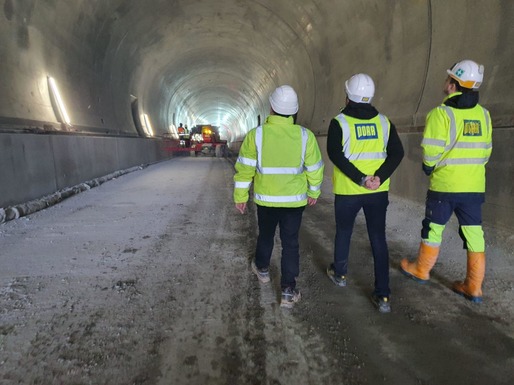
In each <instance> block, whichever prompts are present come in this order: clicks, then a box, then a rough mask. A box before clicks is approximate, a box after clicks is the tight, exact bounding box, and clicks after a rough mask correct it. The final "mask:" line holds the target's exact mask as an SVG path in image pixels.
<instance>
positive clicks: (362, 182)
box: [327, 73, 403, 313]
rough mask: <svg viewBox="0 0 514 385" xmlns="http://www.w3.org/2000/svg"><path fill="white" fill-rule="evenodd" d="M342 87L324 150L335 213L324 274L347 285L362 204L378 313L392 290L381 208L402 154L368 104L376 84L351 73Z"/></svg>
mask: <svg viewBox="0 0 514 385" xmlns="http://www.w3.org/2000/svg"><path fill="white" fill-rule="evenodd" d="M345 89H346V106H345V107H344V109H343V110H342V111H341V113H340V114H339V115H337V116H336V117H335V118H334V119H332V121H331V122H330V126H329V128H328V137H327V153H328V156H329V158H330V160H331V161H332V163H334V172H333V176H332V181H333V192H334V194H335V202H334V207H335V219H336V237H335V245H334V262H333V263H332V264H331V265H330V266H329V267H328V268H327V275H328V277H329V278H330V279H331V280H332V282H334V283H335V284H336V285H337V286H341V287H343V286H346V284H347V272H348V255H349V251H350V239H351V237H352V232H353V225H354V222H355V218H356V216H357V213H358V212H359V211H360V210H361V209H363V211H364V216H365V218H366V225H367V229H368V236H369V240H370V243H371V248H372V252H373V259H374V273H375V289H374V291H373V292H372V294H371V300H372V302H373V304H374V305H375V306H376V307H377V309H378V310H379V311H380V312H381V313H388V312H390V311H391V305H390V300H389V298H390V293H391V291H390V288H389V251H388V248H387V242H386V236H385V225H386V210H387V206H388V204H389V198H388V191H389V177H390V176H391V175H392V174H393V172H394V171H395V170H396V168H397V167H398V165H399V164H400V162H401V160H402V158H403V146H402V143H401V141H400V138H399V136H398V133H397V132H396V128H395V126H394V124H392V123H391V122H390V121H389V119H388V118H387V117H386V116H385V115H382V114H380V113H379V112H378V111H377V109H376V108H375V107H373V105H371V101H372V99H373V96H374V95H375V84H374V82H373V79H371V77H370V76H369V75H367V74H363V73H360V74H356V75H354V76H352V77H351V78H350V79H348V80H347V81H346V82H345Z"/></svg>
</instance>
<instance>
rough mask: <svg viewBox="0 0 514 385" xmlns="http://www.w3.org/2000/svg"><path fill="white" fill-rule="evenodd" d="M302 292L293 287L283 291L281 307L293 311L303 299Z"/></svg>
mask: <svg viewBox="0 0 514 385" xmlns="http://www.w3.org/2000/svg"><path fill="white" fill-rule="evenodd" d="M301 297H302V296H301V294H300V291H299V290H298V289H293V288H292V287H286V288H284V289H282V298H281V300H280V307H285V308H288V309H291V308H292V307H293V306H294V304H295V303H296V302H298V301H299V300H300V298H301Z"/></svg>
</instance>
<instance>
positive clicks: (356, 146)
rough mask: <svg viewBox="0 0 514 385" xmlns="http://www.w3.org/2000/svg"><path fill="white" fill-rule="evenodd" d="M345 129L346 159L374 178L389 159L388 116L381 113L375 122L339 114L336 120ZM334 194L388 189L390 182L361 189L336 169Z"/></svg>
mask: <svg viewBox="0 0 514 385" xmlns="http://www.w3.org/2000/svg"><path fill="white" fill-rule="evenodd" d="M335 119H336V120H337V121H338V122H339V125H340V126H341V130H342V145H343V153H344V156H345V157H346V158H347V159H348V160H349V161H350V162H351V163H352V164H353V165H354V166H355V167H357V168H358V169H359V170H360V171H361V172H362V173H363V174H366V175H374V173H375V171H377V170H378V169H379V168H380V166H381V165H382V163H384V161H385V159H386V158H387V151H386V149H387V142H388V141H389V131H390V128H391V123H390V122H389V119H387V117H386V116H385V115H382V114H378V115H377V116H375V117H374V118H372V119H366V120H363V119H356V118H352V117H351V116H348V115H344V114H339V115H337V116H336V117H335ZM332 182H333V185H334V188H333V191H334V194H338V195H358V194H370V193H376V192H381V191H388V190H389V179H387V180H386V181H385V182H383V183H382V184H381V185H380V187H379V188H378V189H377V190H368V189H367V188H365V187H362V186H359V185H358V184H356V183H355V182H354V181H352V180H351V179H350V178H348V177H347V176H346V175H345V174H344V173H342V172H341V170H339V169H338V168H337V167H334V174H333V176H332Z"/></svg>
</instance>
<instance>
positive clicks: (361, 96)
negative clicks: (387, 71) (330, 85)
mask: <svg viewBox="0 0 514 385" xmlns="http://www.w3.org/2000/svg"><path fill="white" fill-rule="evenodd" d="M344 86H345V88H346V95H348V99H350V100H351V101H354V102H356V103H371V99H373V96H375V83H373V79H371V77H370V76H369V75H366V74H356V75H353V76H352V77H351V78H350V79H348V80H347V81H346V82H345V83H344Z"/></svg>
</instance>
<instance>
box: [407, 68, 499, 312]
mask: <svg viewBox="0 0 514 385" xmlns="http://www.w3.org/2000/svg"><path fill="white" fill-rule="evenodd" d="M447 73H448V77H447V79H446V82H445V84H444V93H445V94H446V95H447V97H446V98H445V99H444V101H443V104H442V105H440V106H438V107H436V108H434V109H433V110H432V111H430V113H429V114H428V115H427V119H426V125H425V131H424V133H423V141H422V143H421V147H422V148H423V171H424V172H425V173H426V174H427V175H429V176H430V186H429V190H428V193H427V200H426V213H425V219H424V220H423V226H422V230H421V244H420V248H419V253H418V257H417V259H416V260H415V261H414V262H409V261H408V260H407V259H403V260H402V261H401V271H402V272H403V273H404V274H405V275H407V276H408V277H410V278H412V279H414V280H415V281H417V282H420V283H425V282H427V281H428V280H429V279H430V270H431V269H432V267H433V266H434V264H435V263H436V261H437V257H438V255H439V248H440V246H441V241H442V234H443V230H444V228H445V225H446V223H447V222H448V220H449V219H450V217H451V215H452V213H455V215H456V217H457V219H458V221H459V235H460V236H461V238H462V240H463V241H464V248H465V249H467V274H466V278H465V279H464V281H457V282H455V283H454V284H453V290H454V291H455V292H456V293H457V294H460V295H462V296H464V297H465V298H466V299H468V300H470V301H472V302H481V301H482V281H483V279H484V275H485V242H484V232H483V230H482V225H481V224H482V211H481V207H482V203H483V202H484V197H485V165H486V163H487V162H488V161H489V157H490V156H491V151H492V126H491V117H490V115H489V111H487V110H486V109H485V108H483V107H482V106H481V105H480V104H478V88H479V87H480V85H481V84H482V81H483V77H484V66H482V65H479V64H477V63H475V62H474V61H471V60H463V61H461V62H458V63H456V64H455V65H454V66H453V67H452V68H451V69H449V70H447Z"/></svg>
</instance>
